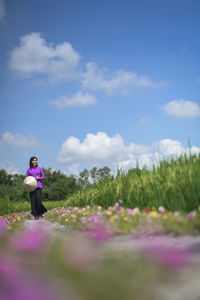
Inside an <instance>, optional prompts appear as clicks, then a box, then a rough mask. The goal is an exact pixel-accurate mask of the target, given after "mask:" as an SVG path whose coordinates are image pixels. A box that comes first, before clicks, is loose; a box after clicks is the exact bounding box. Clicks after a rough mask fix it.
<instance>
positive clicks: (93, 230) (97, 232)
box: [86, 223, 111, 242]
mask: <svg viewBox="0 0 200 300" xmlns="http://www.w3.org/2000/svg"><path fill="white" fill-rule="evenodd" d="M86 232H87V233H88V236H89V238H90V239H92V240H93V241H95V242H102V241H105V240H107V239H108V238H109V237H110V235H111V233H110V232H109V229H108V226H107V225H106V224H104V223H101V224H100V223H98V224H95V225H92V226H88V227H87V228H86Z"/></svg>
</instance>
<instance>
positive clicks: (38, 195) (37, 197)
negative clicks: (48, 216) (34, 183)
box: [30, 188, 47, 217]
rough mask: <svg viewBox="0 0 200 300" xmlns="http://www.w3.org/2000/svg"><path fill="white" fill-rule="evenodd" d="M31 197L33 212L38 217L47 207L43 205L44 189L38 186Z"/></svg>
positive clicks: (31, 193)
mask: <svg viewBox="0 0 200 300" xmlns="http://www.w3.org/2000/svg"><path fill="white" fill-rule="evenodd" d="M30 199H31V209H32V211H31V214H32V215H33V216H34V217H36V216H40V215H42V214H43V213H44V212H46V211H47V209H46V208H45V207H44V206H43V205H42V189H41V188H37V189H36V190H35V191H33V192H30Z"/></svg>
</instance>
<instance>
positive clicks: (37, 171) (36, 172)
mask: <svg viewBox="0 0 200 300" xmlns="http://www.w3.org/2000/svg"><path fill="white" fill-rule="evenodd" d="M27 176H33V177H40V179H38V180H37V188H40V189H42V182H41V180H42V179H44V177H45V176H44V172H43V170H42V168H40V167H36V168H28V169H27V170H26V177H27Z"/></svg>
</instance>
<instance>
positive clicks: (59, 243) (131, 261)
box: [0, 200, 200, 300]
mask: <svg viewBox="0 0 200 300" xmlns="http://www.w3.org/2000/svg"><path fill="white" fill-rule="evenodd" d="M25 224H31V226H29V227H26V226H25ZM46 224H57V225H58V226H60V227H61V228H62V229H63V228H65V229H66V230H62V232H60V233H59V232H58V231H57V232H53V231H54V230H53V229H52V228H50V227H48V226H46ZM199 232H200V208H199V209H197V210H193V211H190V212H184V211H174V212H172V211H168V210H166V209H165V208H164V207H163V206H160V207H158V208H157V209H156V208H151V209H150V208H149V207H145V208H144V209H142V210H141V209H139V208H138V207H135V208H126V207H124V203H123V200H118V201H117V203H115V204H114V205H113V206H110V207H108V208H107V209H104V208H103V207H101V206H98V205H95V206H93V207H90V206H89V205H87V206H85V207H81V208H80V207H70V206H69V207H58V208H53V209H51V210H48V212H47V213H45V217H44V218H43V219H41V220H32V216H31V215H30V211H27V212H20V213H15V214H10V215H4V216H1V217H0V279H1V280H0V282H1V284H0V298H1V299H10V300H11V299H20V300H25V299H39V300H40V299H41V300H43V299H45V300H49V299H52V300H53V299H102V297H104V298H106V299H161V298H162V299H174V298H173V296H174V295H176V298H175V299H188V298H190V299H191V300H192V299H198V297H200V292H198V291H199V283H198V281H199V279H198V278H199V276H200V246H199V245H200V239H199ZM53 233H54V234H53ZM183 293H184V294H183ZM197 296H198V297H197ZM184 297H185V298H184ZM195 297H197V298H195Z"/></svg>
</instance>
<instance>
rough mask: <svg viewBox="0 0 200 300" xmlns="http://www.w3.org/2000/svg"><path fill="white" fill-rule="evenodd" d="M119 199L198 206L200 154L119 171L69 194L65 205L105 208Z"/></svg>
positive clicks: (142, 205)
mask: <svg viewBox="0 0 200 300" xmlns="http://www.w3.org/2000/svg"><path fill="white" fill-rule="evenodd" d="M119 199H122V200H123V201H124V205H125V206H126V207H132V208H134V207H136V206H138V207H140V208H141V209H142V208H145V207H147V206H149V207H159V206H164V207H165V208H166V209H168V210H173V211H175V210H180V209H182V210H186V211H191V210H193V209H197V208H198V206H199V205H200V154H198V155H195V154H194V155H192V154H190V156H189V157H188V156H187V155H186V154H185V155H182V156H180V157H179V158H177V159H174V158H171V159H168V160H163V161H160V164H159V166H157V168H156V166H155V165H154V166H153V170H152V171H150V170H147V169H146V168H143V169H142V170H140V169H139V168H136V169H130V170H129V171H128V172H126V173H125V172H124V171H120V170H118V174H117V176H116V178H115V179H114V178H108V179H107V180H105V181H101V180H100V181H98V182H96V183H95V184H93V185H92V186H91V187H88V188H86V189H85V190H83V191H80V192H78V193H77V194H73V195H72V196H70V197H68V199H67V205H71V206H80V207H83V206H85V205H95V204H97V205H101V206H103V207H105V208H107V207H109V206H111V205H113V204H114V203H116V201H118V200H119Z"/></svg>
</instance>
